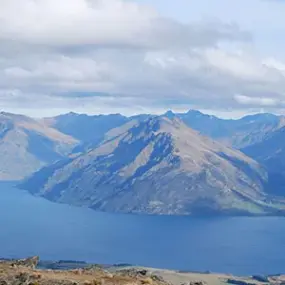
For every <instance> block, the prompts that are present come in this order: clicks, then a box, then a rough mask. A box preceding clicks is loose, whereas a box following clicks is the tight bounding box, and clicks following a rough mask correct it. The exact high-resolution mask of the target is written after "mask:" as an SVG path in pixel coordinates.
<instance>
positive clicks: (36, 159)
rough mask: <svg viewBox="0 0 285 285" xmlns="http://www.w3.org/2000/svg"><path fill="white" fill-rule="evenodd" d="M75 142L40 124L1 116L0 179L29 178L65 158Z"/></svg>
mask: <svg viewBox="0 0 285 285" xmlns="http://www.w3.org/2000/svg"><path fill="white" fill-rule="evenodd" d="M77 143H78V141H77V140H76V139H74V138H72V137H70V136H67V135H65V134H62V133H60V132H59V131H57V130H55V129H53V128H50V127H49V126H47V125H46V124H44V123H43V122H42V121H37V120H34V119H31V118H28V117H25V116H21V115H14V114H9V113H0V156H1V164H0V180H15V179H21V178H23V177H26V176H27V175H31V174H32V173H33V172H35V171H37V170H39V169H40V168H41V167H43V166H44V165H47V164H50V163H53V162H55V161H56V160H60V159H62V158H64V157H65V156H66V155H67V154H68V153H70V151H71V150H72V149H73V148H74V146H75V145H76V144H77Z"/></svg>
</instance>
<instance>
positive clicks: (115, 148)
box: [21, 116, 275, 215]
mask: <svg viewBox="0 0 285 285" xmlns="http://www.w3.org/2000/svg"><path fill="white" fill-rule="evenodd" d="M47 172H52V175H46V173H47ZM37 179H38V180H41V181H42V183H41V187H40V188H38V189H37V190H36V189H34V186H33V184H34V181H35V180H37ZM267 179H268V177H267V173H266V171H265V170H264V169H263V168H262V167H261V166H260V165H259V164H258V163H257V162H255V161H254V160H252V159H251V158H249V157H247V156H245V155H244V154H243V153H241V152H239V151H237V150H234V149H230V148H228V147H226V146H224V145H222V144H221V143H219V142H215V141H213V140H212V139H210V138H207V137H204V136H201V135H200V134H199V133H198V132H197V131H195V130H192V129H190V128H189V127H188V126H186V124H184V123H183V122H182V121H181V120H180V119H179V118H177V117H174V118H172V119H170V118H168V117H165V116H157V117H152V118H148V119H146V120H144V121H142V122H141V121H138V122H136V123H134V124H133V125H131V126H129V127H127V128H123V129H121V131H120V128H119V129H117V131H116V132H114V131H113V133H111V134H109V135H107V136H106V140H105V141H103V142H102V143H101V144H99V146H97V147H95V148H94V149H92V150H89V151H88V152H87V153H85V154H82V155H79V156H78V157H76V158H73V159H71V161H69V162H66V163H65V164H64V165H63V166H58V165H57V166H55V168H54V169H53V166H50V167H47V168H45V170H44V171H39V172H38V173H36V174H35V175H34V176H33V177H32V178H31V179H30V180H27V181H26V182H24V183H23V184H22V185H21V187H22V188H24V189H27V190H29V191H31V192H33V193H35V192H36V193H37V194H38V195H40V196H43V197H45V198H47V199H50V200H52V201H57V202H61V203H68V204H74V205H77V206H87V207H90V208H93V209H96V210H102V211H114V212H132V213H148V214H149V213H151V214H182V215H184V214H187V215H188V214H199V213H209V214H210V213H212V214H213V213H215V214H220V213H222V214H230V213H235V214H248V213H255V214H262V213H266V212H267V211H274V210H275V209H274V207H272V206H270V205H269V204H267V199H268V197H267V195H266V193H265V192H264V188H263V187H264V184H265V183H266V181H267Z"/></svg>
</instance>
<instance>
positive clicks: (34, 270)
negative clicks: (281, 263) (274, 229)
mask: <svg viewBox="0 0 285 285" xmlns="http://www.w3.org/2000/svg"><path fill="white" fill-rule="evenodd" d="M62 263H63V262H59V265H60V264H62ZM67 263H69V264H70V265H72V266H74V264H76V262H74V263H73V262H67ZM38 265H39V258H38V257H32V258H27V259H21V260H2V261H1V260H0V285H216V284H217V285H218V284H236V285H262V284H264V285H265V284H274V285H285V276H283V275H279V276H252V277H235V276H232V275H223V274H211V273H207V274H206V273H205V274H202V273H188V272H177V271H171V270H160V269H153V268H143V267H134V266H110V267H108V268H104V267H102V266H99V265H87V264H85V265H84V266H83V267H82V268H78V269H69V270H54V269H40V268H39V266H38ZM46 265H47V264H46ZM54 265H55V263H53V266H54ZM72 266H71V267H72ZM47 268H48V267H47Z"/></svg>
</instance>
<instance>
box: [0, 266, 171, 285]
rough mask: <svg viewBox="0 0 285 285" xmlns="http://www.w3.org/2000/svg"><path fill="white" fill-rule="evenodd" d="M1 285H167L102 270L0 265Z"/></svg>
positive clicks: (140, 277)
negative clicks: (39, 268) (63, 269)
mask: <svg viewBox="0 0 285 285" xmlns="http://www.w3.org/2000/svg"><path fill="white" fill-rule="evenodd" d="M0 284H1V285H10V284H11V285H15V284H16V285H22V284H23V285H24V284H25V285H51V284H54V285H166V282H163V281H161V280H159V281H154V280H153V279H151V278H150V277H149V276H128V275H127V274H125V275H124V274H123V275H122V274H121V273H120V274H119V273H114V274H111V273H110V272H107V271H104V270H102V269H100V268H91V269H76V270H69V271H60V270H59V271H57V270H56V271H55V270H35V269H32V268H29V267H25V266H21V265H20V266H19V265H13V264H12V263H9V262H1V263H0Z"/></svg>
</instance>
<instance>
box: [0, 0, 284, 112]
mask: <svg viewBox="0 0 285 285" xmlns="http://www.w3.org/2000/svg"><path fill="white" fill-rule="evenodd" d="M19 11H21V12H20V13H19ZM249 39H250V36H249V33H248V32H244V31H241V30H240V29H239V27H238V25H236V24H233V23H222V22H218V21H214V22H213V21H212V22H203V21H202V22H197V21H196V22H190V23H188V24H185V23H180V22H178V21H175V20H173V19H170V18H165V17H163V16H162V15H160V14H159V13H158V12H157V11H155V10H154V9H153V8H152V7H151V6H146V5H142V4H138V3H135V2H134V1H131V0H125V1H124V0H61V1H59V2H58V1H55V0H37V1H35V0H21V1H19V0H2V1H0V108H3V109H9V110H12V109H13V110H24V109H26V110H28V112H31V113H33V114H34V111H32V110H38V111H37V112H38V113H40V114H41V113H43V112H44V111H43V110H51V112H57V111H52V110H69V109H70V110H78V111H81V110H86V111H88V112H92V110H93V111H94V112H106V110H109V112H114V111H118V110H119V111H121V110H125V112H128V113H132V112H133V113H137V112H139V111H142V112H147V110H150V111H149V112H155V110H164V109H169V108H174V109H180V108H187V106H189V108H193V107H194V106H195V107H197V108H199V109H208V110H209V109H219V110H221V109H225V108H227V109H228V108H230V109H239V108H241V107H242V108H247V106H250V108H254V107H256V108H259V107H260V106H265V107H266V106H268V107H276V108H277V107H278V102H283V101H282V100H283V99H282V97H283V90H284V88H285V80H284V79H285V63H283V62H282V61H280V60H279V59H277V58H275V57H274V56H271V57H268V58H262V57H261V56H258V54H255V49H254V44H253V43H251V42H248V40H249ZM227 43H228V44H229V45H231V44H232V43H234V45H233V46H232V47H231V48H225V46H227ZM249 45H250V46H251V47H252V48H251V50H247V49H245V46H246V47H248V46H249ZM235 94H246V96H245V95H235ZM131 109H132V111H130V110H131Z"/></svg>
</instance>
